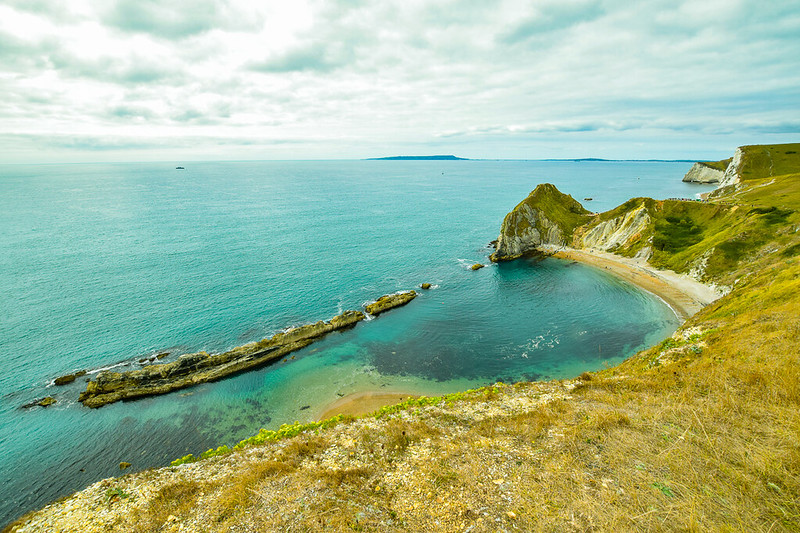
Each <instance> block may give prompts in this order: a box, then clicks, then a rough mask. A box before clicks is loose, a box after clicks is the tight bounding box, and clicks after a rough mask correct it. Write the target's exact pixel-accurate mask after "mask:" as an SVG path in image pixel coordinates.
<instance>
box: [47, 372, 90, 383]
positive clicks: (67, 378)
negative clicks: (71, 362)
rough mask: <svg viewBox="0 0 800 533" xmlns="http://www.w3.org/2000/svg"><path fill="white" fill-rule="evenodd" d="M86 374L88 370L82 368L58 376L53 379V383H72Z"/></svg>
mask: <svg viewBox="0 0 800 533" xmlns="http://www.w3.org/2000/svg"><path fill="white" fill-rule="evenodd" d="M84 375H86V370H80V371H78V372H75V373H74V374H67V375H65V376H60V377H57V378H56V379H55V380H53V384H54V385H66V384H68V383H72V382H73V381H75V380H76V379H78V378H79V377H81V376H84Z"/></svg>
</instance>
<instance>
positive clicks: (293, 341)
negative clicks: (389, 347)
mask: <svg viewBox="0 0 800 533" xmlns="http://www.w3.org/2000/svg"><path fill="white" fill-rule="evenodd" d="M364 318H365V316H364V313H362V312H361V311H345V312H344V313H342V314H340V315H338V316H335V317H333V318H332V319H331V320H330V321H328V322H324V321H319V322H317V323H315V324H307V325H304V326H300V327H297V328H292V329H290V330H288V331H284V332H281V333H277V334H275V335H273V336H272V337H270V338H267V339H263V340H261V341H258V342H252V343H249V344H245V345H244V346H239V347H236V348H234V349H233V350H229V351H227V352H224V353H221V354H215V355H211V354H208V353H206V352H198V353H191V354H185V355H182V356H180V357H179V358H178V360H177V361H172V362H170V363H160V364H152V365H148V366H145V367H144V368H141V369H139V370H132V371H130V372H102V373H100V374H98V376H97V377H96V378H95V379H93V380H92V381H89V383H88V384H87V385H86V390H85V391H84V392H82V393H81V395H80V397H79V398H78V400H79V401H80V402H81V403H83V405H85V406H86V407H101V406H103V405H106V404H109V403H113V402H116V401H119V400H130V399H134V398H140V397H143V396H152V395H156V394H165V393H168V392H172V391H174V390H178V389H182V388H185V387H191V386H192V385H197V384H198V383H206V382H209V381H216V380H218V379H221V378H224V377H226V376H230V375H232V374H235V373H238V372H242V371H245V370H251V369H253V368H256V367H259V366H261V365H264V364H266V363H268V362H270V361H274V360H276V359H280V358H281V357H284V356H285V355H287V354H289V353H291V352H293V351H295V350H299V349H300V348H304V347H306V346H308V345H309V344H311V343H312V342H314V341H315V340H317V339H319V338H320V337H322V336H324V335H326V334H328V333H330V332H332V331H336V330H341V329H345V328H348V327H352V326H354V325H355V324H357V323H358V322H359V321H361V320H364Z"/></svg>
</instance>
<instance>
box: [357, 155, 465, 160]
mask: <svg viewBox="0 0 800 533" xmlns="http://www.w3.org/2000/svg"><path fill="white" fill-rule="evenodd" d="M367 161H468V159H467V158H465V157H456V156H454V155H393V156H390V157H368V158H367Z"/></svg>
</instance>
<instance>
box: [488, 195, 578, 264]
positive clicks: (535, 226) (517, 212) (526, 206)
mask: <svg viewBox="0 0 800 533" xmlns="http://www.w3.org/2000/svg"><path fill="white" fill-rule="evenodd" d="M591 218H592V214H591V213H590V212H589V211H587V210H586V209H584V207H583V206H582V205H581V204H580V203H578V201H577V200H575V199H574V198H573V197H572V196H570V195H568V194H564V193H562V192H561V191H559V190H558V189H556V187H555V186H554V185H551V184H550V183H543V184H541V185H538V186H537V187H536V189H534V190H533V192H531V194H530V195H528V197H527V198H526V199H525V200H523V201H522V202H520V203H519V204H518V205H517V206H516V207H515V208H514V210H513V211H511V212H510V213H509V214H508V215H506V217H505V219H503V224H502V226H501V227H500V236H499V237H498V238H497V248H496V250H495V252H494V253H493V254H492V255H491V256H490V259H491V260H492V261H495V262H497V261H508V260H511V259H516V258H518V257H521V256H523V255H525V254H528V253H533V252H536V251H537V248H538V247H539V246H540V245H542V244H548V245H556V246H565V245H567V244H569V243H570V242H571V240H572V232H573V231H574V230H575V228H576V227H578V226H581V225H583V224H585V223H587V222H588V221H589V220H591Z"/></svg>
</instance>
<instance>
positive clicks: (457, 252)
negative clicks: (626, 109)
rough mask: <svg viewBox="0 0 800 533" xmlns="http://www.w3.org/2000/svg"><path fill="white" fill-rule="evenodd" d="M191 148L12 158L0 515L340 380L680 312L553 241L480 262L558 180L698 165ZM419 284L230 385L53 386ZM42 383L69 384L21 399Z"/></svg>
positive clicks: (619, 344) (387, 379) (304, 413)
mask: <svg viewBox="0 0 800 533" xmlns="http://www.w3.org/2000/svg"><path fill="white" fill-rule="evenodd" d="M179 164H182V165H184V166H186V170H184V171H179V170H175V166H176V164H169V163H147V164H87V165H61V166H56V165H42V166H33V165H24V166H0V229H1V230H2V231H0V306H1V307H0V449H1V450H3V456H2V459H0V487H2V488H0V525H2V524H3V523H6V522H7V521H9V520H11V519H13V518H14V517H16V516H17V515H19V514H21V513H23V512H25V511H27V510H30V509H32V508H34V507H38V506H41V505H43V504H45V503H47V502H49V501H51V500H53V499H55V498H57V497H59V496H62V495H65V494H69V493H70V492H72V491H75V490H79V489H81V488H83V487H84V486H86V485H88V484H90V483H92V482H94V481H96V480H98V479H102V478H103V477H108V476H111V475H118V474H119V469H118V464H119V462H120V461H128V462H130V463H132V464H133V467H132V470H140V469H144V468H148V467H152V466H159V465H164V464H167V463H169V461H171V460H172V459H175V458H176V457H179V456H182V455H185V454H186V453H198V452H202V451H204V450H206V449H208V448H209V447H212V446H218V445H220V444H223V443H226V444H233V443H235V442H237V441H238V440H241V439H242V438H245V437H247V436H249V435H251V434H253V433H255V432H257V431H258V429H259V428H261V427H267V428H274V427H277V426H279V425H280V424H282V423H285V422H292V421H295V420H301V421H303V420H311V419H314V418H315V416H317V414H318V413H319V412H320V410H321V409H322V408H323V407H324V406H325V405H327V404H329V403H330V402H332V401H335V400H336V399H337V398H338V397H340V396H341V395H344V394H349V393H352V392H358V391H362V390H373V389H379V388H380V389H383V390H397V391H406V392H418V393H425V394H429V395H433V394H441V393H444V392H450V391H455V390H461V389H465V388H470V387H474V386H478V385H483V384H488V383H492V382H494V381H496V380H498V379H499V380H503V381H509V382H510V381H519V380H531V379H545V378H562V377H573V376H575V375H577V374H580V373H581V372H582V371H584V370H592V369H597V368H600V367H602V366H603V365H607V364H614V363H617V362H619V361H621V360H622V359H623V358H624V357H626V356H628V355H630V354H632V353H634V352H635V351H636V350H638V349H641V348H643V347H645V346H647V345H650V344H653V343H655V342H658V341H660V340H661V339H662V338H664V337H665V336H667V335H669V334H670V333H671V332H672V331H674V329H675V328H676V326H677V320H676V318H675V316H674V314H673V313H672V312H671V311H670V310H669V308H667V307H666V306H665V305H664V304H663V303H662V302H661V301H660V300H658V299H657V298H655V297H654V296H652V295H650V294H648V293H643V292H641V291H639V290H637V289H635V288H634V287H632V286H630V285H628V284H627V283H624V282H622V281H620V280H618V279H616V278H613V277H610V276H609V275H608V274H606V273H605V272H603V271H601V270H598V269H594V268H591V267H588V266H585V265H580V264H574V263H570V262H566V261H559V260H555V259H547V260H544V261H540V262H529V261H525V260H521V261H516V262H511V263H504V264H500V265H490V266H489V267H487V268H484V269H482V270H479V271H471V270H469V268H468V267H469V265H471V264H472V263H474V262H477V261H480V262H484V263H487V262H488V260H487V255H488V254H489V252H490V250H489V249H488V248H487V244H488V242H489V241H491V240H492V239H495V238H496V237H497V233H498V230H499V227H500V223H501V221H502V219H503V217H504V216H505V214H506V213H507V212H508V211H509V210H511V209H512V208H513V207H514V205H516V204H517V203H518V202H519V201H521V200H522V199H523V198H524V197H525V196H526V195H527V194H528V193H529V192H530V191H531V190H532V189H533V188H534V187H535V186H536V185H537V184H538V183H541V182H551V183H554V184H556V185H557V186H558V187H559V188H560V189H561V190H562V191H564V192H567V193H570V194H572V195H573V196H574V197H575V198H577V199H579V200H581V199H583V198H584V197H592V198H593V200H592V201H591V202H584V203H585V205H586V206H587V207H588V208H590V209H594V210H597V211H602V210H606V209H609V208H612V207H614V206H616V205H618V204H620V203H622V202H623V201H625V200H627V199H628V198H630V197H633V196H644V195H646V196H652V197H655V198H666V197H672V196H683V197H691V196H693V195H694V194H696V193H697V192H701V191H706V190H709V189H710V188H709V187H706V188H703V187H698V186H694V185H689V184H684V183H682V182H681V181H680V179H681V177H682V176H683V174H684V173H685V171H686V170H687V169H688V166H689V165H688V164H686V163H644V162H580V163H573V162H524V161H314V162H225V163H217V162H214V163H211V162H197V163H179ZM422 282H430V283H433V284H435V288H434V289H433V290H431V291H427V292H422V294H421V295H420V297H418V298H417V299H416V300H415V301H413V302H412V303H411V304H409V305H408V306H406V307H403V308H401V309H397V310H394V311H392V312H390V313H387V314H385V315H382V316H381V317H380V318H379V319H376V320H372V321H369V322H363V323H361V324H359V325H358V326H357V327H356V328H354V329H352V330H348V331H346V332H342V333H336V334H333V335H331V336H329V337H327V338H326V339H324V340H323V341H321V342H318V343H315V344H313V345H312V346H311V347H309V348H307V349H306V350H303V351H301V352H298V353H297V354H296V358H295V359H294V360H291V361H289V362H287V363H279V364H275V365H271V366H268V367H266V368H263V369H260V370H257V371H254V372H250V373H246V374H242V375H239V376H236V377H232V378H230V379H226V380H224V381H221V382H218V383H212V384H205V385H201V386H198V387H195V388H193V389H186V390H184V391H180V392H176V393H173V394H170V395H166V396H161V397H154V398H148V399H143V400H140V401H136V402H130V403H119V404H114V405H110V406H107V407H104V408H102V409H99V410H89V409H86V408H84V407H82V406H81V405H80V404H78V403H76V399H77V395H78V393H79V391H80V390H81V389H82V388H83V387H84V386H85V382H84V379H85V378H82V379H79V380H78V381H77V382H76V383H74V384H72V385H68V386H64V387H55V386H52V385H51V383H52V380H53V379H54V378H55V377H57V376H59V375H62V374H65V373H68V372H72V371H75V370H79V369H90V370H92V369H98V368H102V367H107V366H109V365H113V364H116V363H119V362H122V361H128V362H130V361H133V362H134V366H135V361H136V360H138V358H140V357H144V356H147V355H150V354H153V353H158V352H162V351H169V352H170V353H171V357H176V356H177V355H178V354H180V353H186V352H190V351H197V350H207V351H209V352H213V351H221V350H225V349H228V348H231V347H233V346H237V345H240V344H243V343H246V342H249V341H253V340H258V339H261V338H264V337H266V336H269V335H271V334H273V333H275V332H276V331H278V330H280V329H282V328H285V327H287V326H292V325H299V324H303V323H308V322H313V321H316V320H320V319H329V318H331V317H332V316H334V315H335V314H337V313H339V312H340V311H342V310H344V309H359V308H360V307H361V305H362V304H363V303H365V302H367V301H369V300H373V299H375V298H377V297H378V296H380V295H382V294H386V293H390V292H394V291H397V290H402V289H411V288H415V287H416V286H418V285H419V284H420V283H422ZM128 368H130V366H129V367H128ZM123 369H124V368H123ZM87 377H89V376H87ZM46 395H52V396H54V397H55V398H57V399H58V404H56V405H54V406H52V407H49V408H47V409H44V408H38V407H36V408H32V409H28V410H22V409H20V406H21V405H22V404H24V403H27V402H30V401H31V400H33V399H34V398H38V397H42V396H46Z"/></svg>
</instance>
